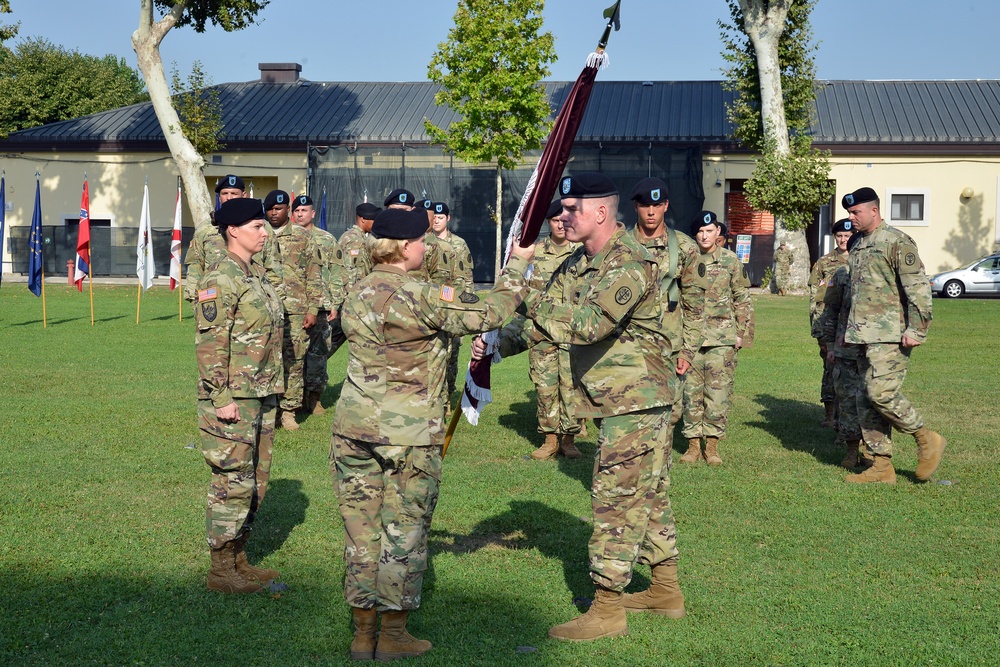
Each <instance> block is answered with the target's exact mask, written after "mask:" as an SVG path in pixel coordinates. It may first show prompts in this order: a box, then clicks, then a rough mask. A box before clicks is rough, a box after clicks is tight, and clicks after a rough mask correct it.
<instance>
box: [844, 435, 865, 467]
mask: <svg viewBox="0 0 1000 667" xmlns="http://www.w3.org/2000/svg"><path fill="white" fill-rule="evenodd" d="M860 446H861V441H860V440H848V441H847V442H846V443H845V444H844V448H845V451H844V460H843V461H841V462H840V465H841V467H843V468H847V469H848V470H854V469H855V468H857V467H858V466H860V465H861V462H860V459H859V458H858V447H860Z"/></svg>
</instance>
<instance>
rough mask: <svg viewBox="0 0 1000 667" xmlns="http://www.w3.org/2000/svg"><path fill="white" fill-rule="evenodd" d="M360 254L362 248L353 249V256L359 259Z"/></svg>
mask: <svg viewBox="0 0 1000 667" xmlns="http://www.w3.org/2000/svg"><path fill="white" fill-rule="evenodd" d="M360 254H361V249H360V248H351V255H352V256H354V257H357V256H358V255H360Z"/></svg>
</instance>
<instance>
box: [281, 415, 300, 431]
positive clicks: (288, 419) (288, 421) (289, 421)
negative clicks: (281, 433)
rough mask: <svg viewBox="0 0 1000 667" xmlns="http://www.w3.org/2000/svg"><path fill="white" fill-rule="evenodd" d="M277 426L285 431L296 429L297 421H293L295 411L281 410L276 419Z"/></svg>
mask: <svg viewBox="0 0 1000 667" xmlns="http://www.w3.org/2000/svg"><path fill="white" fill-rule="evenodd" d="M278 427H279V428H283V429H285V430H286V431H298V430H299V423H298V422H297V421H295V412H294V411H292V410H282V411H281V417H280V418H279V419H278Z"/></svg>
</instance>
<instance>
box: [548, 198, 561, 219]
mask: <svg viewBox="0 0 1000 667" xmlns="http://www.w3.org/2000/svg"><path fill="white" fill-rule="evenodd" d="M560 213H562V201H561V200H559V199H557V200H555V201H554V202H552V203H551V204H549V210H548V212H547V213H546V214H545V219H546V220H549V219H551V218H555V217H558V216H559V214H560Z"/></svg>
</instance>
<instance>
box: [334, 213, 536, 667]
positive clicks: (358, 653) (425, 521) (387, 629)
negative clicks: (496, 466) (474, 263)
mask: <svg viewBox="0 0 1000 667" xmlns="http://www.w3.org/2000/svg"><path fill="white" fill-rule="evenodd" d="M426 231H427V217H426V214H425V213H424V211H423V210H409V211H403V210H396V209H388V210H385V211H382V212H381V213H379V214H378V216H377V217H376V218H375V223H374V224H373V225H372V235H373V236H374V237H375V239H376V240H375V241H374V242H373V243H372V246H371V251H372V261H373V262H375V268H374V269H373V270H372V272H371V273H370V274H369V275H368V276H367V277H365V278H364V279H363V280H362V281H361V282H360V283H359V284H358V285H357V286H356V287H355V288H354V289H353V290H351V292H350V294H349V295H348V297H347V300H346V302H345V303H344V308H343V326H344V332H345V333H346V335H347V345H348V350H349V351H350V356H349V358H348V363H347V379H346V380H345V381H344V387H343V391H342V393H341V395H340V400H339V401H338V402H337V410H336V414H335V415H334V420H333V437H332V439H331V446H330V458H331V472H332V476H333V480H334V485H335V487H336V489H337V496H338V505H339V509H340V515H341V517H343V520H344V531H345V533H346V540H345V541H346V547H345V549H344V558H345V560H346V561H347V574H346V576H345V582H344V597H345V598H346V599H347V604H348V605H349V606H350V607H351V613H352V616H353V621H354V628H355V632H354V641H353V642H352V643H351V659H352V660H371V659H372V658H375V659H376V660H394V659H396V658H405V657H409V656H416V655H421V654H423V653H426V652H427V651H429V650H430V649H431V643H430V642H428V641H424V640H421V639H415V638H414V637H412V636H411V635H410V634H409V633H408V632H407V630H406V620H407V616H408V614H409V612H410V611H411V610H413V609H416V608H418V607H419V606H420V593H421V587H422V585H423V576H424V571H425V570H426V568H427V536H428V531H429V528H430V523H431V517H432V515H433V513H434V507H435V505H436V504H437V497H438V489H439V486H440V481H441V465H442V464H441V449H442V445H443V444H444V434H445V427H444V403H443V402H442V401H441V400H440V397H441V396H442V395H443V393H442V391H441V387H442V386H443V385H444V382H445V355H444V345H445V344H446V341H447V335H451V336H456V335H464V334H468V333H478V332H482V331H487V330H489V329H495V328H497V327H499V326H500V325H501V324H502V323H503V321H504V320H505V319H507V318H508V317H510V316H511V315H512V314H513V313H514V309H515V308H516V307H517V306H518V305H519V304H520V303H521V298H522V296H523V293H524V292H525V291H527V285H526V283H525V280H524V272H525V271H526V270H527V265H528V262H529V261H530V260H531V257H532V254H533V251H534V246H531V247H528V248H517V249H515V251H514V256H513V258H512V259H511V262H510V264H508V265H507V268H506V269H505V270H504V272H503V273H502V274H501V275H500V277H499V279H498V280H497V283H496V286H495V287H494V288H493V291H492V292H490V294H489V295H488V296H486V297H484V298H482V299H480V298H478V297H476V299H475V300H474V301H473V300H467V301H466V302H463V301H461V300H459V299H458V298H457V295H456V293H455V291H454V289H452V288H450V287H442V286H440V285H432V284H428V283H426V282H422V281H419V280H414V279H413V278H412V277H410V276H409V275H408V272H409V271H413V270H414V269H417V268H419V267H420V265H421V263H422V261H423V253H424V241H423V239H424V235H425V233H426ZM442 334H447V335H442ZM379 614H381V616H382V630H381V632H380V633H378V639H377V641H376V623H377V617H378V615H379Z"/></svg>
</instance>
